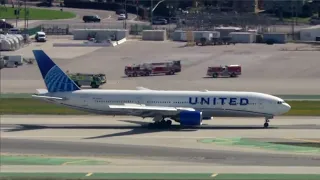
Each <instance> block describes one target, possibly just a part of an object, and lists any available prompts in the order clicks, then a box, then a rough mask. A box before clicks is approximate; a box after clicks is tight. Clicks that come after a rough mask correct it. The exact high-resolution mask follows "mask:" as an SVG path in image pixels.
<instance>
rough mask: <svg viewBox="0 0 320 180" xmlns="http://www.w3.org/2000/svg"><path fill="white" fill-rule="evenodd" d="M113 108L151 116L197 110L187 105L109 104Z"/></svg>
mask: <svg viewBox="0 0 320 180" xmlns="http://www.w3.org/2000/svg"><path fill="white" fill-rule="evenodd" d="M109 108H111V109H117V110H129V111H131V112H133V113H137V114H145V115H146V114H148V115H149V116H152V115H155V114H163V115H166V114H170V115H173V114H177V113H179V112H180V111H195V109H193V108H185V107H168V106H146V105H142V104H131V105H129V104H125V105H109Z"/></svg>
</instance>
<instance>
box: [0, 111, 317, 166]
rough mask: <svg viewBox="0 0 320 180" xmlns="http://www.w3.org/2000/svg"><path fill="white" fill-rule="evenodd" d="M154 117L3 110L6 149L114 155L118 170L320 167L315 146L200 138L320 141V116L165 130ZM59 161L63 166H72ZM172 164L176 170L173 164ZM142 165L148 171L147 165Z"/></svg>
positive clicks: (3, 147)
mask: <svg viewBox="0 0 320 180" xmlns="http://www.w3.org/2000/svg"><path fill="white" fill-rule="evenodd" d="M149 121H150V120H148V119H145V120H142V119H140V118H133V117H114V118H111V117H106V116H44V115H42V116H33V115H32V116H28V115H25V116H10V115H7V116H2V117H1V153H2V154H3V153H5V154H33V155H42V156H58V157H82V158H84V157H85V158H98V159H107V160H108V161H111V163H110V164H109V165H107V166H108V169H109V170H110V171H112V172H118V171H119V170H120V169H119V166H129V165H133V164H135V165H137V166H141V167H142V166H146V165H148V168H147V169H148V170H149V172H150V171H152V172H158V171H160V169H159V167H166V166H168V164H172V165H174V166H175V168H176V169H177V170H178V169H179V168H180V170H179V172H180V171H181V172H182V171H183V169H185V170H184V171H187V172H189V171H188V169H189V168H183V167H185V166H187V165H190V166H195V168H194V169H193V171H195V172H197V171H196V170H199V169H201V168H200V167H205V166H207V168H204V169H206V170H207V171H208V168H209V169H210V168H212V169H217V168H218V169H219V167H222V166H226V167H229V168H231V169H232V168H233V169H237V168H236V167H239V168H240V167H241V166H243V167H246V166H266V167H269V168H272V167H274V166H277V167H278V168H273V169H277V171H281V167H286V168H287V170H288V167H291V166H295V167H301V169H303V168H313V170H314V171H316V172H320V168H319V167H318V166H319V161H320V153H319V152H315V151H309V152H297V151H277V150H270V149H264V148H254V147H244V146H242V147H241V146H237V145H232V146H227V145H223V144H222V145H221V144H214V143H201V142H199V141H200V140H203V139H217V138H220V139H221V138H235V137H241V138H243V139H245V138H247V139H256V140H257V141H263V140H264V141H269V140H270V141H279V142H280V141H281V140H282V141H283V140H284V139H286V141H288V142H289V141H290V142H302V141H310V142H312V141H313V142H318V143H320V133H319V132H320V131H319V129H320V118H319V117H277V118H276V119H274V120H271V124H270V129H263V128H261V127H262V123H263V118H262V119H258V118H250V119H244V118H215V119H214V120H211V121H205V125H203V126H201V127H194V128H188V129H184V128H180V127H179V126H178V125H177V124H175V125H174V126H173V127H172V128H170V129H166V130H164V129H162V130H160V129H148V128H147V127H145V126H144V124H145V123H148V122H149ZM3 167H4V169H3V170H4V171H6V170H7V171H8V172H12V171H15V168H14V167H12V166H9V165H4V166H3ZM18 167H19V166H17V168H18ZM55 167H56V168H55V169H56V170H57V171H59V172H60V171H61V172H62V171H65V168H66V169H68V167H69V166H68V167H65V168H63V167H59V166H58V167H57V166H55ZM97 167H98V166H97ZM102 167H103V166H99V168H102ZM243 167H242V168H243ZM70 168H71V169H72V168H73V170H75V171H76V169H78V170H79V171H80V170H81V169H82V168H75V167H72V166H70ZM99 168H97V169H99ZM112 168H113V169H112ZM28 169H29V170H28ZM102 169H103V168H102ZM220 169H221V168H220ZM240 169H241V168H240ZM16 170H19V169H16ZM35 170H39V168H38V169H37V168H35V167H28V168H26V171H31V172H33V171H35ZM167 170H168V172H171V171H170V170H169V168H167ZM51 171H52V170H50V172H51ZM97 171H98V170H97ZM141 171H144V172H145V171H146V168H141ZM238 171H240V170H239V169H238ZM282 171H285V169H282ZM139 172H140V171H139ZM201 172H204V170H201ZM305 172H306V171H305Z"/></svg>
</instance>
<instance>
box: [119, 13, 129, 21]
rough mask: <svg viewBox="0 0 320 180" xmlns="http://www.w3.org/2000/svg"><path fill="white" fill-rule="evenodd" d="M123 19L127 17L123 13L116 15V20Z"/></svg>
mask: <svg viewBox="0 0 320 180" xmlns="http://www.w3.org/2000/svg"><path fill="white" fill-rule="evenodd" d="M125 19H127V18H126V15H125V14H120V15H119V16H118V20H125Z"/></svg>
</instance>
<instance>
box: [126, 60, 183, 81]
mask: <svg viewBox="0 0 320 180" xmlns="http://www.w3.org/2000/svg"><path fill="white" fill-rule="evenodd" d="M177 72H181V64H180V61H171V62H160V63H143V64H137V65H130V66H126V67H125V70H124V73H125V75H127V76H129V77H136V76H150V75H156V74H166V75H173V74H175V73H177Z"/></svg>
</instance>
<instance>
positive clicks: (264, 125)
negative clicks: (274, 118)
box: [263, 118, 270, 128]
mask: <svg viewBox="0 0 320 180" xmlns="http://www.w3.org/2000/svg"><path fill="white" fill-rule="evenodd" d="M269 122H270V120H269V119H268V118H266V121H265V123H264V124H263V127H264V128H268V127H269Z"/></svg>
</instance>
